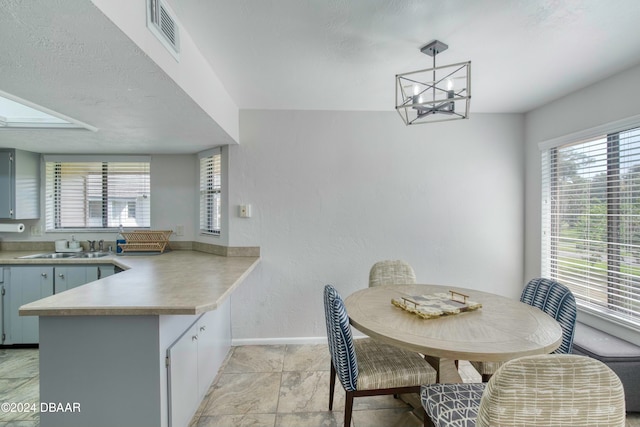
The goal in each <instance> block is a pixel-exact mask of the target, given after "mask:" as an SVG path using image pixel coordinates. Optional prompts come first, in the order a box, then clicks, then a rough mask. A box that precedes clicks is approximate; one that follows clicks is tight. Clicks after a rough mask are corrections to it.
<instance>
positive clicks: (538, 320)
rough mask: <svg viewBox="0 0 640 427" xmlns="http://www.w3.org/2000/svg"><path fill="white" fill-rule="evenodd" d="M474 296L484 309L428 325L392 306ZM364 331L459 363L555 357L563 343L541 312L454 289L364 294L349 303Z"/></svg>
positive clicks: (400, 288) (386, 289) (403, 288)
mask: <svg viewBox="0 0 640 427" xmlns="http://www.w3.org/2000/svg"><path fill="white" fill-rule="evenodd" d="M449 290H453V291H456V292H460V293H463V294H466V295H468V296H469V299H470V300H472V301H475V302H479V303H481V304H482V308H479V309H477V310H473V311H467V312H463V313H460V314H454V315H448V316H443V317H439V318H435V319H422V318H420V317H418V316H417V315H415V314H411V313H409V312H407V311H405V310H403V309H401V308H398V307H396V306H394V305H392V304H391V299H392V298H397V297H401V296H413V295H425V294H434V293H436V292H438V293H440V292H444V293H448V292H449ZM345 306H346V308H347V313H348V314H349V318H350V321H351V325H353V326H354V327H355V328H356V329H358V330H359V331H361V332H363V333H365V334H366V335H369V336H370V337H372V338H376V339H378V340H380V341H383V342H386V343H388V344H393V345H397V346H398V347H402V348H405V349H408V350H413V351H416V352H419V353H423V354H426V355H430V356H434V357H438V358H447V359H453V360H474V361H506V360H510V359H515V358H517V357H522V356H528V355H532V354H543V353H551V352H552V351H553V350H555V349H556V348H558V347H559V346H560V344H561V342H562V330H561V328H560V325H559V324H558V322H556V321H555V320H554V319H553V318H552V317H551V316H549V315H547V314H546V313H544V312H542V311H541V310H539V309H538V308H535V307H532V306H530V305H527V304H524V303H521V302H520V301H516V300H513V299H509V298H505V297H502V296H499V295H494V294H490V293H487V292H481V291H475V290H472V289H463V288H456V287H450V286H436V285H393V286H378V287H373V288H367V289H362V290H360V291H357V292H355V293H354V294H352V295H350V296H349V297H348V298H347V299H346V300H345Z"/></svg>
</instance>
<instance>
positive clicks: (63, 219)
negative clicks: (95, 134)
mask: <svg viewBox="0 0 640 427" xmlns="http://www.w3.org/2000/svg"><path fill="white" fill-rule="evenodd" d="M93 160H94V159H92V158H91V156H77V157H75V156H45V180H46V221H47V230H64V229H107V228H118V227H119V226H120V225H122V226H123V227H135V228H146V227H150V222H151V221H150V205H151V199H150V184H149V159H148V157H136V158H132V159H130V160H131V161H122V160H123V157H122V156H119V157H114V161H110V160H107V161H104V160H105V159H104V156H102V157H101V161H93ZM115 160H118V161H115Z"/></svg>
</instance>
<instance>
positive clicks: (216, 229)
mask: <svg viewBox="0 0 640 427" xmlns="http://www.w3.org/2000/svg"><path fill="white" fill-rule="evenodd" d="M208 154H210V155H204V156H201V157H200V233H204V234H215V235H219V234H220V224H221V216H222V206H221V190H222V171H221V155H220V151H219V150H215V151H213V154H211V152H209V153H208Z"/></svg>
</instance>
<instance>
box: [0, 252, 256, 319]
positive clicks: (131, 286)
mask: <svg viewBox="0 0 640 427" xmlns="http://www.w3.org/2000/svg"><path fill="white" fill-rule="evenodd" d="M30 254H33V252H13V251H2V252H0V265H5V266H13V265H79V264H90V265H96V264H114V265H117V266H118V267H120V268H122V269H123V270H125V271H123V272H121V273H118V274H114V275H112V276H108V277H105V278H103V279H100V280H97V281H95V282H90V283H87V284H86V285H83V286H79V287H77V288H74V289H70V290H68V291H65V292H62V293H60V294H56V295H53V296H50V297H47V298H43V299H41V300H38V301H34V302H32V303H29V304H26V305H23V306H22V307H20V315H21V316H118V315H172V314H199V313H203V312H206V311H210V310H214V309H216V308H217V307H218V306H219V305H220V304H221V303H222V302H224V301H225V300H226V298H228V297H229V295H230V294H231V292H232V291H233V290H234V289H235V288H236V287H237V286H238V285H239V284H240V283H242V281H243V280H244V279H245V278H246V277H247V276H248V275H249V273H251V271H253V269H254V268H255V267H256V265H258V263H259V262H260V258H259V257H223V256H218V255H211V254H207V253H203V252H197V251H172V252H167V253H164V254H161V255H151V256H115V255H109V256H106V257H102V258H67V259H16V258H17V257H20V256H24V255H30Z"/></svg>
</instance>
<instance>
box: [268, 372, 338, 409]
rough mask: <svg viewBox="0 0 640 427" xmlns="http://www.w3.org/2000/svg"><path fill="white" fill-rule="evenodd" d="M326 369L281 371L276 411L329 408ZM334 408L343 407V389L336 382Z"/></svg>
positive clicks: (328, 374) (327, 374) (327, 373)
mask: <svg viewBox="0 0 640 427" xmlns="http://www.w3.org/2000/svg"><path fill="white" fill-rule="evenodd" d="M329 376H330V373H329V372H328V371H316V372H283V373H282V385H281V387H280V400H279V402H278V413H287V412H323V411H326V410H328V409H329ZM333 409H334V410H338V411H340V410H343V409H344V389H343V388H342V386H341V385H340V383H337V384H336V391H335V396H334V401H333Z"/></svg>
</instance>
